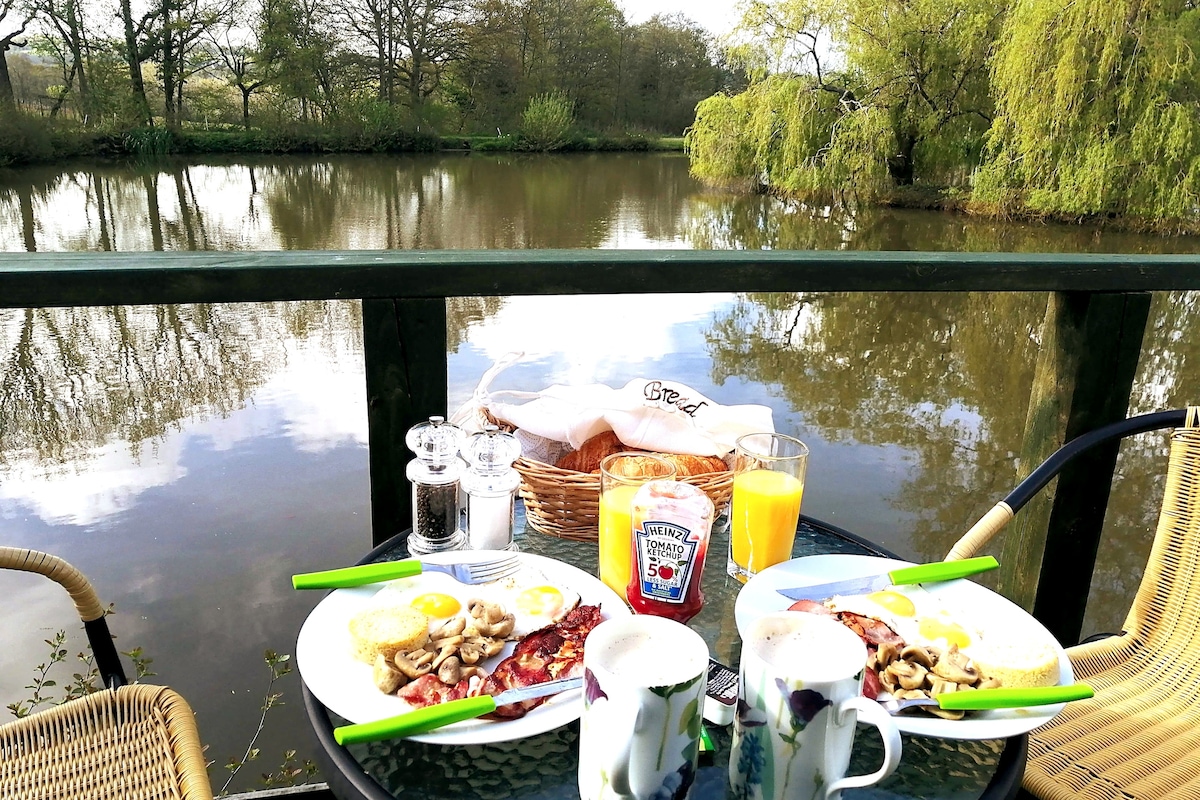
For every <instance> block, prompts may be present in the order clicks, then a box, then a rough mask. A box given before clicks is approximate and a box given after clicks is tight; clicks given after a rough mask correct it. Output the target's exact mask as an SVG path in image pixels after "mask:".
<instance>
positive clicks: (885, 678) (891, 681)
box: [878, 669, 898, 695]
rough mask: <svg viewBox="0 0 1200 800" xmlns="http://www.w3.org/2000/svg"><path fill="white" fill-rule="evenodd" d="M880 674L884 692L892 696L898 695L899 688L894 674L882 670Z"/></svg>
mask: <svg viewBox="0 0 1200 800" xmlns="http://www.w3.org/2000/svg"><path fill="white" fill-rule="evenodd" d="M878 674H879V685H880V686H882V687H883V688H884V691H886V692H887V693H888V694H890V695H894V694H896V689H897V688H898V687H897V685H896V679H895V678H894V677H893V676H892V674H891V673H890V672H888V671H887V670H886V669H882V670H880V671H879V673H878Z"/></svg>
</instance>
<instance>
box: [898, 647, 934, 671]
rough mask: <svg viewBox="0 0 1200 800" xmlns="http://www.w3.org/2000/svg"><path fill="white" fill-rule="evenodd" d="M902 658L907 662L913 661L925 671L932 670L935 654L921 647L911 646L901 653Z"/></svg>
mask: <svg viewBox="0 0 1200 800" xmlns="http://www.w3.org/2000/svg"><path fill="white" fill-rule="evenodd" d="M900 657H901V658H902V659H904V660H905V661H911V662H913V663H914V664H920V665H921V666H922V667H924V668H925V669H930V668H931V667H932V666H933V663H934V658H933V654H932V653H930V652H929V651H928V650H926V649H925V648H924V647H921V646H920V645H915V644H910V645H908V646H907V647H905V648H904V649H903V650H901V651H900Z"/></svg>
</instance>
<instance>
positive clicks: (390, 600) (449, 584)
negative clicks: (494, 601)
mask: <svg viewBox="0 0 1200 800" xmlns="http://www.w3.org/2000/svg"><path fill="white" fill-rule="evenodd" d="M475 588H476V587H472V586H464V585H463V584H461V583H459V582H458V581H456V580H454V579H453V578H451V577H450V576H449V575H442V574H440V573H436V572H427V573H424V574H422V575H421V576H420V578H409V579H404V580H400V581H394V582H392V583H390V584H388V585H387V586H385V587H384V588H383V589H381V590H380V591H379V594H378V595H376V602H379V603H384V604H388V605H399V606H407V607H408V608H413V609H416V610H417V611H420V612H421V613H422V614H424V615H425V616H426V617H428V618H429V632H430V633H433V632H434V631H436V630H437V629H438V628H440V627H442V626H443V625H445V624H446V623H447V622H450V621H451V620H454V619H457V618H459V617H462V618H463V619H465V620H466V621H467V622H470V621H471V617H470V613H469V612H468V610H467V608H468V602H469V601H470V600H471V599H472V598H474V597H477V596H478V593H477V592H474V591H473V589H475Z"/></svg>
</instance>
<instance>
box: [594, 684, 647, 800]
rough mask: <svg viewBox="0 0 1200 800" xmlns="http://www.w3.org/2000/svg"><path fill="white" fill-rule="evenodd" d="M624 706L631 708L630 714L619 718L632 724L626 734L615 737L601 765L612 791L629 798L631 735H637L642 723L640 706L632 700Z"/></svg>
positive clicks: (631, 792) (623, 714)
mask: <svg viewBox="0 0 1200 800" xmlns="http://www.w3.org/2000/svg"><path fill="white" fill-rule="evenodd" d="M609 702H612V701H611V700H610V701H609ZM626 705H628V706H632V708H629V709H628V711H629V712H630V713H622V714H620V715H619V716H620V717H622V718H625V719H631V720H633V723H632V724H631V725H630V726H629V731H628V733H626V734H625V735H623V736H619V737H615V741H616V746H615V747H614V748H612V750H611V751H610V752H609V756H608V758H607V759H604V758H602V759H601V763H602V764H604V766H605V767H606V769H607V772H608V775H609V783H610V785H611V786H612V788H613V791H614V792H616V793H617V794H618V795H620V796H622V797H629V796H632V794H633V789H632V787H630V785H629V760H630V758H631V757H632V755H633V735H634V734H635V733H637V731H638V727H639V726H640V725H641V722H642V704H641V703H639V702H638V701H637V700H636V699H634V700H632V701H631V702H627V703H626Z"/></svg>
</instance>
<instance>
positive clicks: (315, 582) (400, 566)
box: [292, 555, 519, 589]
mask: <svg viewBox="0 0 1200 800" xmlns="http://www.w3.org/2000/svg"><path fill="white" fill-rule="evenodd" d="M518 566H519V562H518V560H517V557H516V556H515V555H508V556H503V557H501V558H494V559H490V560H488V561H474V562H470V563H466V564H430V563H429V562H425V561H420V560H418V559H415V558H406V559H404V560H402V561H380V562H378V563H375V564H362V565H360V566H357V567H342V568H341V569H329V570H325V571H324V572H304V573H301V574H299V575H293V576H292V588H294V589H345V588H348V587H351V586H365V585H366V584H368V583H378V582H380V581H390V580H394V579H396V578H409V577H411V576H413V575H420V574H421V573H422V572H444V573H445V574H447V575H450V576H451V577H453V578H454V580H456V581H458V582H459V583H466V584H476V583H489V582H491V581H498V580H500V579H501V578H504V577H507V576H509V575H511V574H512V573H514V572H516V570H517V567H518Z"/></svg>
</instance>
